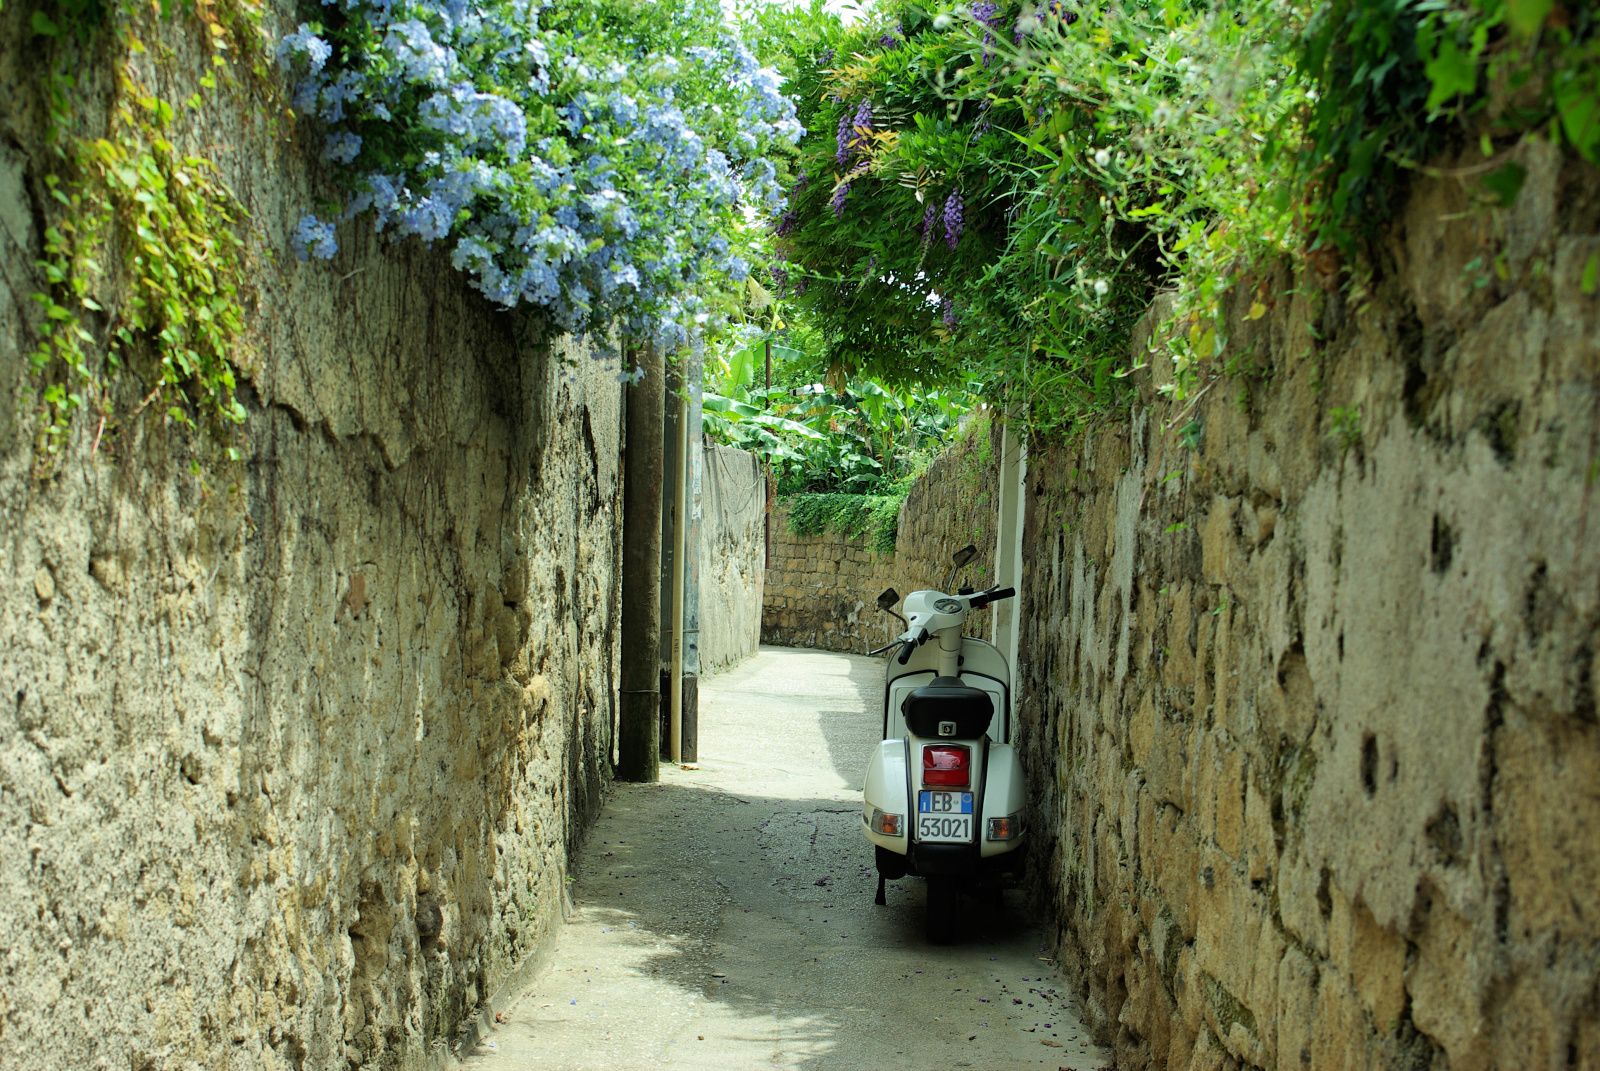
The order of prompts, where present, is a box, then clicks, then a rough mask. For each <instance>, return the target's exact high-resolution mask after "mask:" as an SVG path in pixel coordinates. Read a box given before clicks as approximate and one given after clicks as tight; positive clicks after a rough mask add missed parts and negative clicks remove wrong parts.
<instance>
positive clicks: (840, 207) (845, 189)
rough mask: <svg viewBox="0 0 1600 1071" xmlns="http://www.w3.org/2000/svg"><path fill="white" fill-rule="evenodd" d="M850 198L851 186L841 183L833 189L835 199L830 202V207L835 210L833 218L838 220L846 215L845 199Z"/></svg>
mask: <svg viewBox="0 0 1600 1071" xmlns="http://www.w3.org/2000/svg"><path fill="white" fill-rule="evenodd" d="M849 196H850V184H849V183H848V182H841V183H839V185H837V186H835V187H834V188H833V197H832V198H831V199H830V200H829V201H828V207H830V208H832V209H833V218H834V219H838V218H840V217H841V216H843V215H844V202H845V198H847V197H849Z"/></svg>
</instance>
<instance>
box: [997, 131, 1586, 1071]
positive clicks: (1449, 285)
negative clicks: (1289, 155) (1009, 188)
mask: <svg viewBox="0 0 1600 1071" xmlns="http://www.w3.org/2000/svg"><path fill="white" fill-rule="evenodd" d="M1526 148H1527V149H1528V154H1527V155H1526V156H1525V157H1524V161H1525V162H1526V163H1527V164H1528V165H1529V179H1528V183H1527V185H1526V186H1525V187H1524V189H1523V191H1522V194H1521V197H1520V198H1519V200H1518V202H1517V204H1516V206H1515V208H1513V209H1512V210H1511V211H1509V212H1507V213H1506V214H1504V215H1499V214H1491V213H1489V212H1487V211H1486V210H1484V209H1483V208H1481V207H1474V206H1473V204H1472V202H1471V198H1472V197H1473V193H1472V189H1471V188H1470V184H1464V183H1461V182H1457V181H1456V180H1453V179H1441V180H1430V181H1425V182H1422V183H1421V184H1420V186H1419V188H1418V190H1417V192H1416V194H1415V196H1414V198H1413V200H1412V202H1411V204H1410V207H1409V209H1407V210H1406V211H1405V212H1404V214H1403V216H1402V217H1401V219H1400V220H1399V222H1398V224H1397V226H1396V227H1395V229H1394V237H1393V240H1392V242H1391V244H1390V245H1389V247H1388V248H1389V250H1390V255H1391V256H1392V258H1393V261H1394V265H1395V269H1394V273H1393V274H1391V275H1390V276H1389V277H1387V278H1385V279H1382V280H1379V281H1378V283H1377V284H1376V285H1375V287H1374V290H1373V292H1372V293H1371V294H1370V295H1369V297H1368V299H1367V301H1366V302H1365V303H1364V304H1363V305H1362V306H1360V307H1359V308H1354V307H1350V306H1347V305H1345V304H1344V302H1343V300H1342V299H1341V298H1340V297H1339V296H1338V295H1336V294H1329V293H1326V292H1324V291H1323V290H1322V289H1321V288H1320V287H1319V286H1318V284H1317V282H1316V280H1314V279H1307V280H1299V281H1298V286H1297V285H1296V282H1297V281H1296V280H1292V279H1289V278H1286V277H1280V278H1277V279H1273V280H1270V281H1269V283H1270V285H1267V286H1264V287H1263V288H1262V290H1260V291H1259V293H1260V294H1263V295H1271V296H1274V297H1276V298H1277V302H1278V304H1277V306H1276V308H1275V309H1274V310H1273V311H1272V312H1270V313H1269V314H1268V315H1267V316H1266V317H1263V318H1260V319H1258V320H1250V319H1249V318H1248V316H1247V315H1246V312H1245V308H1244V306H1243V305H1241V306H1240V307H1239V308H1238V310H1236V311H1237V315H1236V316H1235V317H1234V320H1233V323H1232V324H1231V328H1230V332H1229V334H1230V337H1231V339H1232V344H1233V345H1234V346H1235V347H1237V348H1238V349H1239V350H1241V351H1245V352H1247V351H1249V350H1250V349H1251V347H1255V348H1256V351H1257V352H1258V353H1259V354H1261V355H1262V356H1263V357H1264V358H1265V359H1266V360H1267V362H1268V363H1267V364H1266V365H1265V366H1264V368H1263V374H1261V375H1257V376H1243V377H1239V378H1231V379H1216V380H1213V381H1210V382H1208V383H1206V384H1204V385H1203V387H1202V389H1201V390H1200V391H1199V392H1197V394H1196V395H1195V396H1193V397H1191V399H1190V400H1189V401H1187V402H1184V403H1181V404H1174V403H1171V402H1168V401H1164V400H1161V399H1159V398H1158V397H1157V395H1156V394H1155V391H1154V388H1155V387H1156V386H1157V385H1158V384H1157V383H1155V382H1154V381H1152V380H1150V379H1146V380H1145V381H1144V383H1143V399H1144V400H1143V403H1142V404H1141V405H1140V407H1139V408H1138V411H1137V412H1136V413H1135V415H1134V418H1133V420H1132V423H1131V427H1130V426H1120V427H1116V428H1108V429H1104V430H1100V431H1097V432H1095V433H1093V434H1090V435H1088V436H1087V438H1086V439H1085V440H1084V441H1083V442H1081V443H1080V444H1078V445H1076V446H1075V447H1073V448H1070V449H1068V448H1062V449H1057V450H1051V451H1048V452H1045V453H1044V454H1042V455H1040V456H1037V457H1035V458H1034V459H1033V461H1032V463H1031V465H1030V472H1031V473H1032V474H1033V475H1032V476H1031V478H1030V490H1031V494H1032V501H1031V502H1030V508H1029V514H1028V521H1027V534H1026V545H1027V547H1028V548H1029V554H1028V557H1027V564H1026V585H1025V592H1024V595H1025V602H1024V607H1023V609H1024V618H1025V625H1024V634H1023V654H1022V657H1021V659H1020V663H1021V668H1022V678H1023V688H1022V696H1023V708H1022V718H1021V725H1022V733H1021V738H1022V741H1023V744H1024V748H1025V750H1026V752H1027V755H1028V768H1029V774H1030V791H1032V792H1033V794H1034V798H1035V801H1036V807H1035V819H1034V823H1033V825H1034V828H1035V829H1036V830H1038V831H1039V834H1040V836H1039V837H1038V838H1037V839H1036V840H1035V846H1036V849H1035V850H1036V851H1037V852H1039V853H1041V854H1040V855H1039V857H1037V858H1036V859H1035V860H1034V861H1035V863H1036V864H1037V866H1036V868H1035V872H1036V873H1038V874H1039V875H1041V876H1042V878H1043V880H1044V882H1045V885H1046V891H1047V892H1048V894H1049V896H1050V897H1051V900H1052V902H1053V903H1054V905H1055V911H1056V914H1057V916H1058V920H1059V925H1060V927H1061V930H1060V933H1061V942H1062V945H1063V949H1062V953H1063V954H1062V961H1063V963H1064V965H1065V966H1066V967H1067V969H1068V970H1072V971H1076V972H1078V977H1079V978H1080V979H1081V981H1082V984H1083V986H1084V989H1085V991H1086V993H1087V995H1088V997H1089V1004H1090V1008H1091V1011H1092V1013H1093V1015H1094V1017H1095V1019H1096V1020H1097V1021H1098V1023H1099V1024H1100V1026H1101V1027H1102V1029H1103V1030H1104V1031H1105V1034H1106V1040H1108V1041H1114V1042H1115V1044H1116V1048H1117V1056H1118V1066H1119V1067H1122V1068H1125V1069H1130V1071H1131V1069H1139V1068H1162V1069H1170V1071H1183V1069H1188V1068H1194V1069H1201V1068H1204V1069H1208V1071H1215V1069H1238V1068H1246V1067H1261V1068H1315V1069H1322V1068H1395V1069H1398V1068H1407V1069H1409V1068H1432V1069H1434V1071H1443V1069H1455V1071H1464V1069H1480V1068H1495V1067H1498V1068H1540V1069H1550V1071H1554V1069H1557V1068H1590V1069H1593V1068H1596V1067H1600V832H1597V831H1600V722H1597V720H1596V716H1595V710H1596V706H1597V698H1600V694H1597V688H1600V677H1597V675H1596V673H1595V662H1596V658H1597V655H1600V586H1597V583H1596V577H1600V535H1597V534H1600V494H1597V493H1596V471H1597V468H1596V466H1597V461H1596V457H1597V449H1600V447H1597V444H1600V305H1597V303H1596V300H1595V298H1594V297H1593V296H1585V295H1584V294H1582V293H1581V292H1580V289H1579V287H1580V279H1581V278H1582V274H1583V272H1582V268H1583V265H1584V264H1585V263H1586V262H1591V263H1592V261H1589V258H1591V257H1593V256H1595V255H1596V254H1597V253H1600V210H1597V208H1596V202H1595V201H1594V199H1593V198H1592V197H1587V201H1586V203H1587V207H1586V208H1582V209H1576V210H1574V209H1568V210H1566V211H1564V212H1561V213H1558V212H1557V211H1556V206H1557V205H1558V204H1561V203H1562V202H1563V200H1565V201H1566V202H1567V203H1569V204H1571V203H1574V202H1578V201H1582V200H1583V198H1584V197H1586V196H1587V195H1581V196H1580V194H1579V192H1578V191H1580V190H1592V188H1593V181H1594V174H1595V172H1594V171H1593V170H1592V169H1588V168H1585V167H1568V168H1567V169H1565V170H1563V169H1562V168H1560V167H1558V166H1556V164H1555V162H1554V161H1552V159H1551V158H1550V157H1551V155H1552V154H1551V152H1550V151H1549V149H1548V146H1540V145H1537V144H1533V143H1530V145H1528V146H1526ZM1496 257H1501V258H1503V259H1502V260H1500V261H1497V263H1500V264H1502V266H1503V268H1504V271H1505V276H1506V279H1507V280H1509V281H1507V282H1501V281H1499V280H1497V279H1495V278H1490V277H1485V278H1484V279H1482V280H1479V281H1478V283H1477V285H1474V280H1475V279H1477V276H1475V275H1474V273H1473V271H1472V270H1471V269H1472V266H1473V265H1474V264H1478V263H1486V262H1488V261H1491V260H1494V259H1495V258H1496ZM1249 300H1252V297H1251V295H1246V296H1245V297H1243V298H1241V301H1244V302H1248V301H1249ZM1141 352H1142V351H1141ZM1180 429H1184V430H1185V434H1183V435H1180V434H1179V431H1180Z"/></svg>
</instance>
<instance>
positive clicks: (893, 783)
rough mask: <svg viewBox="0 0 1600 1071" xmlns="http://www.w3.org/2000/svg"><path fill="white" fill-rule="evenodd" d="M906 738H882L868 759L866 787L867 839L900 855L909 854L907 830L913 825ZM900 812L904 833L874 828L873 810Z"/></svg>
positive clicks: (863, 796) (864, 824)
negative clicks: (887, 832)
mask: <svg viewBox="0 0 1600 1071" xmlns="http://www.w3.org/2000/svg"><path fill="white" fill-rule="evenodd" d="M908 784H909V781H908V780H907V778H906V742H905V741H904V740H903V739H900V738H895V739H892V740H880V741H878V749H877V750H876V751H874V752H873V753H872V759H871V761H870V762H868V763H867V777H866V787H865V788H864V789H863V790H862V793H861V799H862V810H861V826H862V829H864V830H865V831H866V834H867V839H868V840H870V841H871V842H872V843H874V844H876V845H878V846H880V847H883V848H887V849H889V851H891V852H894V853H896V854H898V855H904V854H906V844H907V833H908V831H909V830H910V828H911V821H912V815H911V810H910V799H909V797H908V796H907V791H908V789H907V787H906V786H907V785H908ZM874 810H879V811H883V812H884V813H885V814H895V815H899V816H900V835H899V836H894V837H891V836H887V835H885V834H883V833H879V832H877V831H876V830H874V829H873V828H872V824H871V823H872V812H873V811H874Z"/></svg>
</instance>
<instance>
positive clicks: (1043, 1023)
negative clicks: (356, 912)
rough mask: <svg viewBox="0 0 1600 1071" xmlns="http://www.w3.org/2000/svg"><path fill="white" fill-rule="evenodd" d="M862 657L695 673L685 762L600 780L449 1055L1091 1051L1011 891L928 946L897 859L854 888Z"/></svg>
mask: <svg viewBox="0 0 1600 1071" xmlns="http://www.w3.org/2000/svg"><path fill="white" fill-rule="evenodd" d="M881 673H882V662H881V660H878V659H868V658H863V657H858V656H853V655H839V654H830V653H825V652H819V651H802V650H791V649H787V648H773V647H767V648H762V650H761V652H760V654H759V655H758V656H757V657H756V658H754V659H752V660H750V661H748V662H745V663H744V664H742V665H740V666H738V667H736V668H735V669H733V670H731V671H729V672H728V673H725V674H722V675H720V676H717V677H713V678H710V679H708V680H705V681H703V682H702V683H701V689H700V702H701V708H700V762H699V769H696V770H681V769H679V768H677V767H673V766H664V767H663V771H662V782H661V783H659V784H655V785H626V784H619V785H617V786H616V787H615V791H614V794H613V796H612V798H611V799H610V800H609V802H608V803H607V805H606V808H605V811H604V813H603V815H602V816H601V818H600V820H599V821H598V823H597V824H596V826H595V828H594V829H593V831H592V832H591V833H590V834H589V838H588V841H587V842H586V844H585V847H584V850H583V852H582V853H581V856H580V858H579V860H578V863H577V874H576V880H575V882H574V883H573V886H572V900H573V907H574V910H573V912H572V914H571V916H570V917H569V919H568V921H567V924H566V925H565V926H563V927H562V928H561V930H560V931H559V932H558V934H557V936H556V939H555V944H554V948H553V951H552V952H551V953H550V957H549V959H548V961H547V962H546V963H545V965H544V966H543V968H542V969H541V970H540V971H539V973H538V974H537V975H536V977H535V979H534V982H533V984H532V987H531V989H530V990H529V991H528V992H527V993H526V994H524V995H523V996H522V997H521V999H520V1000H519V1001H518V1002H517V1003H515V1004H514V1005H513V1006H512V1007H511V1008H510V1009H509V1010H508V1012H507V1013H506V1014H505V1016H504V1019H505V1022H504V1023H502V1024H501V1025H499V1026H497V1027H496V1028H495V1031H494V1033H493V1034H491V1035H490V1036H489V1037H488V1038H487V1039H485V1041H484V1042H483V1043H482V1044H480V1045H479V1047H478V1049H477V1051H476V1054H475V1055H473V1056H472V1057H470V1058H469V1059H468V1060H467V1062H466V1067H467V1068H468V1069H469V1071H534V1069H563V1071H654V1069H657V1068H665V1069H684V1071H689V1069H695V1071H701V1069H726V1071H751V1069H768V1068H783V1069H795V1071H802V1069H803V1071H880V1069H890V1071H892V1069H896V1068H916V1069H918V1071H946V1069H950V1068H975V1069H979V1071H1012V1069H1024V1068H1027V1069H1033V1068H1046V1069H1048V1071H1056V1069H1058V1068H1060V1069H1067V1068H1070V1069H1072V1071H1096V1069H1099V1068H1102V1067H1109V1066H1110V1062H1111V1061H1110V1059H1109V1058H1108V1057H1107V1055H1106V1054H1105V1053H1104V1052H1103V1051H1102V1050H1099V1049H1098V1048H1096V1047H1095V1046H1093V1045H1092V1044H1091V1043H1090V1042H1089V1041H1088V1040H1087V1035H1086V1034H1085V1033H1084V1032H1083V1031H1082V1029H1081V1028H1080V1026H1079V1025H1078V1021H1077V1018H1076V1016H1075V1014H1074V1013H1073V1012H1072V1011H1071V1010H1070V1008H1069V1007H1068V998H1067V987H1066V985H1065V984H1064V982H1063V981H1062V979H1061V978H1060V976H1059V975H1057V973H1056V972H1055V970H1054V969H1053V968H1052V967H1051V966H1050V964H1049V962H1048V961H1047V960H1046V959H1045V958H1043V957H1044V956H1045V955H1046V951H1045V947H1044V944H1045V942H1044V936H1043V933H1042V932H1041V931H1040V929H1039V928H1038V926H1037V925H1036V924H1035V920H1034V919H1033V918H1032V917H1031V914H1030V913H1029V912H1028V910H1027V905H1026V904H1025V902H1024V899H1023V896H1022V893H1021V892H1019V891H1008V892H1007V893H1006V897H1005V908H1006V910H1005V911H1004V912H1003V913H1002V915H1003V917H1001V918H999V919H997V920H993V921H989V920H984V919H981V918H978V919H974V921H973V922H972V924H971V925H970V926H969V928H968V930H967V932H966V933H965V934H964V936H963V937H962V938H961V939H960V940H958V941H957V943H955V944H953V945H949V946H935V945H929V944H928V943H927V942H926V941H925V940H924V938H923V906H924V905H923V885H922V883H921V882H920V881H918V880H917V879H914V878H908V879H903V880H901V881H898V882H891V883H890V884H889V905H888V907H886V908H879V907H874V906H873V903H872V895H873V891H874V888H875V885H876V876H875V874H874V872H873V869H872V863H871V860H872V856H871V853H870V850H869V846H868V844H867V841H866V839H865V838H864V837H863V836H862V835H861V830H860V824H861V819H860V813H861V811H860V806H861V804H860V796H859V789H860V784H861V775H862V772H863V770H864V768H865V765H866V760H867V756H868V752H869V749H870V748H871V746H872V744H873V742H874V741H875V740H876V739H877V736H878V721H877V714H876V712H875V710H874V709H873V704H874V700H875V696H876V694H877V690H878V688H879V686H880V685H879V681H880V678H881ZM969 906H970V907H971V908H972V911H973V914H974V915H976V914H977V907H976V905H975V904H969Z"/></svg>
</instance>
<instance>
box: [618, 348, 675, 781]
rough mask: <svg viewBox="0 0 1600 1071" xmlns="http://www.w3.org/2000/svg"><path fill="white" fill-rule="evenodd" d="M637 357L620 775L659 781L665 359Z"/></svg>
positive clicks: (628, 469) (627, 478) (630, 438)
mask: <svg viewBox="0 0 1600 1071" xmlns="http://www.w3.org/2000/svg"><path fill="white" fill-rule="evenodd" d="M632 356H633V359H634V360H635V361H636V362H637V363H638V365H639V367H641V368H642V369H643V370H644V378H643V379H641V380H639V381H638V382H637V383H634V384H633V385H632V386H630V387H629V388H628V399H627V401H628V414H627V425H626V427H627V454H626V457H625V458H624V462H623V465H624V470H623V471H624V476H623V479H624V484H623V506H622V510H623V535H622V680H621V688H620V691H621V695H620V696H619V706H620V708H621V709H620V713H619V718H618V720H619V722H620V725H619V726H618V733H617V777H618V778H619V779H621V780H624V781H655V780H657V779H659V777H660V776H661V768H660V761H661V760H660V757H659V754H658V753H659V750H660V747H661V744H660V734H661V721H660V709H661V708H660V704H661V686H660V683H659V679H658V676H657V674H658V673H659V668H660V664H661V663H660V642H661V640H660V636H661V475H662V472H661V422H662V417H663V412H662V410H663V403H664V398H665V394H664V385H663V383H662V361H661V355H660V354H659V353H657V352H656V349H655V347H654V346H648V345H647V346H645V347H644V348H643V349H642V350H640V351H638V352H636V353H634V354H633V355H632Z"/></svg>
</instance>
